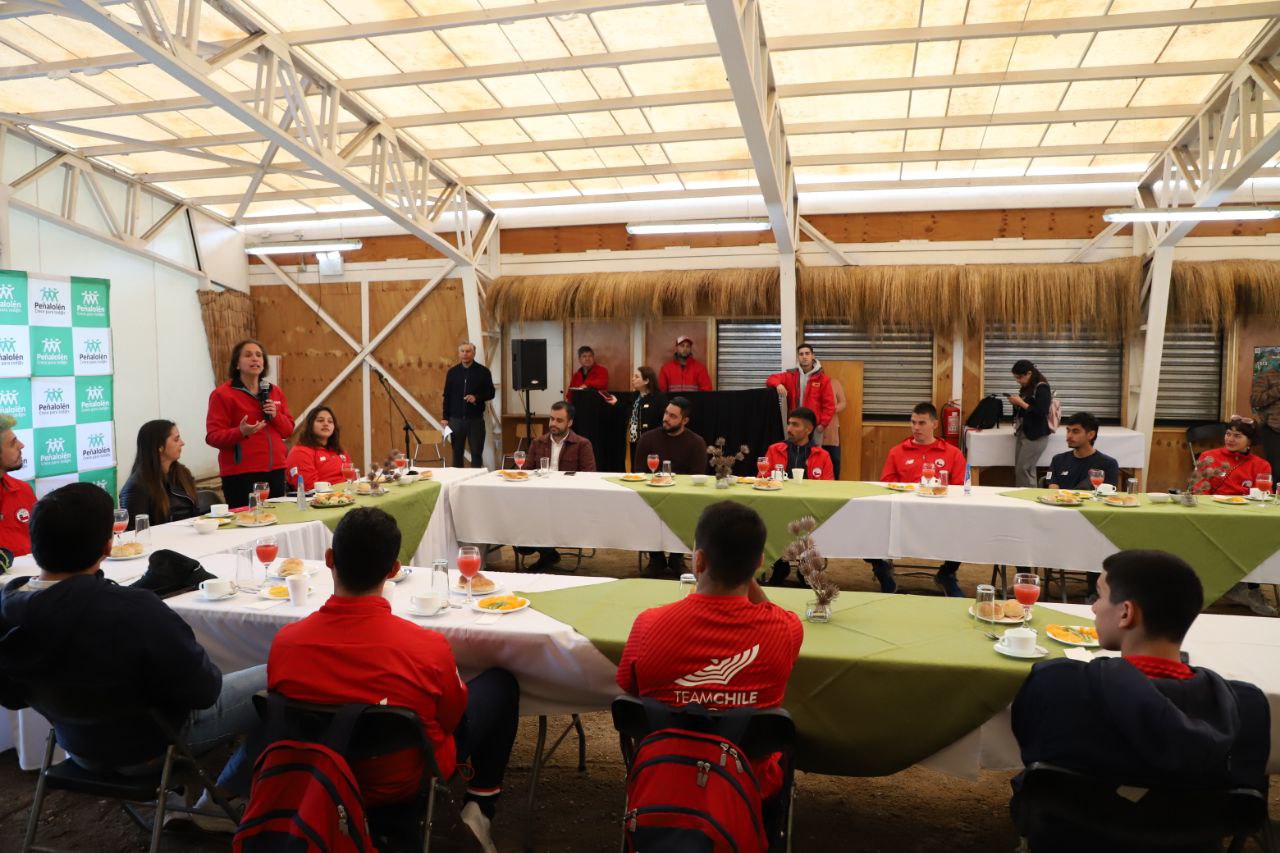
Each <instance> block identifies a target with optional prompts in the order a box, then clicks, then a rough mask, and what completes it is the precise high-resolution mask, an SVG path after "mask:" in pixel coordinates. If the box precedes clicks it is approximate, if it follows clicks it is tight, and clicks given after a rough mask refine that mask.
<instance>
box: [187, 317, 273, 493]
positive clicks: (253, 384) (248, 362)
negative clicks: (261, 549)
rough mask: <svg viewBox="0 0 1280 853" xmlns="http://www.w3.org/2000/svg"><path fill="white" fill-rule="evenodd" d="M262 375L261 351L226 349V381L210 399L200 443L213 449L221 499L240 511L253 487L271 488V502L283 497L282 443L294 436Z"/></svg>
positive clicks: (257, 347)
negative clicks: (227, 357)
mask: <svg viewBox="0 0 1280 853" xmlns="http://www.w3.org/2000/svg"><path fill="white" fill-rule="evenodd" d="M266 373H267V349H266V347H264V346H263V345H262V344H261V343H259V342H258V341H255V340H253V339H252V338H250V339H247V340H243V341H241V342H240V343H238V344H236V345H235V347H233V348H232V350H231V364H230V366H229V367H228V369H227V381H226V382H224V383H223V384H221V385H219V386H218V387H217V388H214V389H213V393H212V394H210V395H209V413H208V415H207V416H206V417H205V437H204V440H205V443H206V444H208V445H209V446H210V447H216V448H218V473H219V474H220V475H221V476H222V494H223V497H224V498H225V500H226V502H227V504H228V505H229V506H232V507H241V506H245V505H246V504H247V503H248V502H249V492H250V491H252V489H253V484H254V483H258V482H263V483H269V484H270V485H271V496H272V497H283V496H284V494H285V478H284V469H285V458H286V457H287V455H288V451H287V450H286V448H285V445H284V440H285V439H286V438H287V437H288V436H290V435H291V434H292V433H293V416H292V415H290V414H289V407H288V406H287V405H286V404H285V401H284V392H282V391H281V390H280V386H278V385H273V384H272V383H270V382H268V381H267V379H266Z"/></svg>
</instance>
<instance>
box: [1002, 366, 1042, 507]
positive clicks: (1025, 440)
mask: <svg viewBox="0 0 1280 853" xmlns="http://www.w3.org/2000/svg"><path fill="white" fill-rule="evenodd" d="M1013 378H1014V379H1016V380H1017V382H1018V385H1019V392H1018V393H1017V394H1007V395H1006V396H1007V397H1008V398H1009V405H1011V406H1013V428H1014V439H1013V447H1014V450H1013V455H1014V462H1013V466H1014V467H1013V484H1014V485H1015V486H1021V487H1024V488H1035V487H1036V486H1037V485H1038V483H1037V477H1036V462H1037V461H1038V460H1039V459H1040V454H1041V453H1044V448H1045V445H1046V444H1048V443H1049V436H1050V434H1051V433H1052V432H1053V430H1051V429H1049V409H1050V407H1051V406H1052V405H1053V390H1052V389H1051V388H1050V387H1049V380H1048V379H1045V378H1044V374H1043V373H1041V372H1040V371H1039V370H1038V369H1036V366H1035V365H1034V364H1032V363H1031V362H1030V361H1027V360H1026V359H1025V358H1024V359H1020V360H1018V361H1016V362H1014V364H1013Z"/></svg>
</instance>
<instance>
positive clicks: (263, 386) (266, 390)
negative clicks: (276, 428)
mask: <svg viewBox="0 0 1280 853" xmlns="http://www.w3.org/2000/svg"><path fill="white" fill-rule="evenodd" d="M270 399H271V383H270V382H268V381H267V380H265V379H261V380H259V381H258V402H259V403H261V404H262V406H263V409H265V408H266V405H267V401H268V400H270ZM262 416H263V417H264V418H266V419H267V420H271V419H272V417H274V415H269V414H267V413H266V411H263V413H262Z"/></svg>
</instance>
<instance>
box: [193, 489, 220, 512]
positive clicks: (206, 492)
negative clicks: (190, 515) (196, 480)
mask: <svg viewBox="0 0 1280 853" xmlns="http://www.w3.org/2000/svg"><path fill="white" fill-rule="evenodd" d="M221 500H222V497H221V496H220V495H219V494H218V493H217V492H215V491H214V490H213V489H196V515H204V514H205V513H207V512H208V511H209V510H210V509H212V508H213V505H214V504H216V503H220V502H221Z"/></svg>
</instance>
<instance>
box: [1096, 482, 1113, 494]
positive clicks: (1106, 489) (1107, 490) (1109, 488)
mask: <svg viewBox="0 0 1280 853" xmlns="http://www.w3.org/2000/svg"><path fill="white" fill-rule="evenodd" d="M1115 493H1116V487H1115V486H1113V485H1111V484H1110V483H1103V484H1102V485H1101V486H1098V494H1100V495H1114V494H1115Z"/></svg>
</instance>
